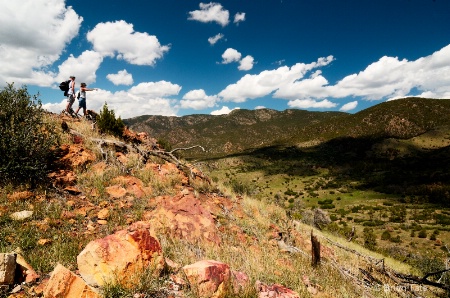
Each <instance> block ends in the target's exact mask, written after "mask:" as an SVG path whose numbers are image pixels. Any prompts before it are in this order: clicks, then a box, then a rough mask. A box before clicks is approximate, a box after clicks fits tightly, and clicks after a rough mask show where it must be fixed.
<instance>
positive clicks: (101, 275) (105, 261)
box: [77, 228, 164, 286]
mask: <svg viewBox="0 0 450 298" xmlns="http://www.w3.org/2000/svg"><path fill="white" fill-rule="evenodd" d="M77 264H78V269H79V272H80V274H81V276H82V277H83V279H84V280H85V281H86V282H87V283H88V284H90V285H100V286H101V285H104V284H105V282H107V281H112V280H115V281H118V282H120V283H122V284H123V285H125V286H127V285H128V283H129V282H130V281H131V279H132V278H133V274H135V273H139V272H141V271H142V270H143V269H144V268H152V269H154V274H155V275H159V274H160V272H161V271H162V269H163V268H164V257H163V253H162V249H161V245H160V244H159V241H158V239H156V237H154V236H152V235H151V234H150V232H149V230H148V229H145V228H139V229H136V230H121V231H118V232H116V233H114V234H112V235H109V236H106V237H105V238H102V239H97V240H94V241H91V242H90V243H89V244H88V245H87V246H86V247H85V248H84V250H83V251H82V252H81V253H80V254H79V255H78V257H77Z"/></svg>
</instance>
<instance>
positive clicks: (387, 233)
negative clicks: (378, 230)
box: [381, 231, 391, 240]
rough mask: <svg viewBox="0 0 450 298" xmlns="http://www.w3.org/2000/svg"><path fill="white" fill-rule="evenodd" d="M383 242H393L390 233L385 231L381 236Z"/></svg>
mask: <svg viewBox="0 0 450 298" xmlns="http://www.w3.org/2000/svg"><path fill="white" fill-rule="evenodd" d="M381 240H391V233H389V231H384V232H383V233H382V234H381Z"/></svg>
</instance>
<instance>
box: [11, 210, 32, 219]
mask: <svg viewBox="0 0 450 298" xmlns="http://www.w3.org/2000/svg"><path fill="white" fill-rule="evenodd" d="M31 216H33V211H29V210H24V211H19V212H14V213H13V214H11V215H10V218H11V219H13V220H24V219H27V218H29V217H31Z"/></svg>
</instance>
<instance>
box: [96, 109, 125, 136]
mask: <svg viewBox="0 0 450 298" xmlns="http://www.w3.org/2000/svg"><path fill="white" fill-rule="evenodd" d="M97 126H98V129H99V130H100V131H101V132H103V133H110V134H112V135H114V136H116V137H119V138H121V137H122V133H123V130H124V128H125V124H124V123H123V121H122V119H121V118H120V117H119V118H116V115H115V113H114V110H109V109H108V105H107V104H106V103H105V104H104V105H103V108H102V110H101V111H100V114H99V116H98V117H97Z"/></svg>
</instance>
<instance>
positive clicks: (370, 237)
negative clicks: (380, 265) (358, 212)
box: [363, 228, 377, 250]
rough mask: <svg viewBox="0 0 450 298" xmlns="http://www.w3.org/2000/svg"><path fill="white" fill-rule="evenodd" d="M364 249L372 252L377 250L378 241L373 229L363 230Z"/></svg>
mask: <svg viewBox="0 0 450 298" xmlns="http://www.w3.org/2000/svg"><path fill="white" fill-rule="evenodd" d="M363 239H364V247H365V248H367V249H370V250H375V249H376V248H377V239H376V237H375V233H374V232H373V229H371V228H364V230H363Z"/></svg>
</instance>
